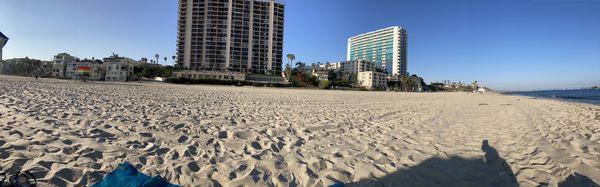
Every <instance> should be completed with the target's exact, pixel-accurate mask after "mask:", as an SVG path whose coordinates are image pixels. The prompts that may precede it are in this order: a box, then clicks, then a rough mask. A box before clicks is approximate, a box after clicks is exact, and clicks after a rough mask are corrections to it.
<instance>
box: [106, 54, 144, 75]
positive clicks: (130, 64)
mask: <svg viewBox="0 0 600 187" xmlns="http://www.w3.org/2000/svg"><path fill="white" fill-rule="evenodd" d="M103 61H104V65H105V66H106V78H105V80H106V81H129V80H132V79H133V78H134V77H133V68H134V67H135V66H136V65H137V64H138V63H137V61H135V60H133V59H131V58H126V57H120V56H118V55H112V56H111V57H108V58H104V59H103Z"/></svg>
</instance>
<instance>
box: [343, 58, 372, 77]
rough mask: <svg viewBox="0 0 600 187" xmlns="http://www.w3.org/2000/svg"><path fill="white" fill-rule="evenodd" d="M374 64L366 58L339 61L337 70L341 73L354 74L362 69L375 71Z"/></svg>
mask: <svg viewBox="0 0 600 187" xmlns="http://www.w3.org/2000/svg"><path fill="white" fill-rule="evenodd" d="M376 67H377V66H376V65H375V63H374V62H371V61H367V60H351V61H346V62H340V65H339V71H340V72H341V73H342V74H356V73H358V72H363V71H375V69H376Z"/></svg>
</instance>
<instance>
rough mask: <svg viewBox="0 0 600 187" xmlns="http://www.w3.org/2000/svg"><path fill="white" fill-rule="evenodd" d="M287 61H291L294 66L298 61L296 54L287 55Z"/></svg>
mask: <svg viewBox="0 0 600 187" xmlns="http://www.w3.org/2000/svg"><path fill="white" fill-rule="evenodd" d="M287 59H288V60H290V64H293V63H294V60H296V55H294V54H287Z"/></svg>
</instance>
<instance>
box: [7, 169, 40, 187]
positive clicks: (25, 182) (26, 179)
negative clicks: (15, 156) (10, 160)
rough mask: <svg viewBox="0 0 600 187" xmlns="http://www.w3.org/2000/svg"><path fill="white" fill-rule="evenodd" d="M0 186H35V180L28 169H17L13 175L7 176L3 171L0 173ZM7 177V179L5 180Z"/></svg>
mask: <svg viewBox="0 0 600 187" xmlns="http://www.w3.org/2000/svg"><path fill="white" fill-rule="evenodd" d="M0 177H1V178H0V187H36V186H37V180H36V179H35V176H33V174H31V173H30V172H29V171H24V172H21V171H17V173H16V174H15V175H13V176H10V177H8V176H7V175H6V174H5V173H0ZM6 179H8V181H6Z"/></svg>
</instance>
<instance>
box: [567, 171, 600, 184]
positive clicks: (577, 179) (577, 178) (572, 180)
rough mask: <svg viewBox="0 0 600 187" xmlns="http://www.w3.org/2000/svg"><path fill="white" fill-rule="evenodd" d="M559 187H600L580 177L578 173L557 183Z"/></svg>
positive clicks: (584, 177) (590, 180)
mask: <svg viewBox="0 0 600 187" xmlns="http://www.w3.org/2000/svg"><path fill="white" fill-rule="evenodd" d="M558 186H559V187H571V186H573V187H575V186H577V187H600V185H598V184H596V183H595V182H594V181H592V179H590V178H588V177H586V176H583V175H580V174H579V173H575V174H573V175H570V176H569V177H567V178H566V179H565V180H564V181H562V182H560V183H558Z"/></svg>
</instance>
